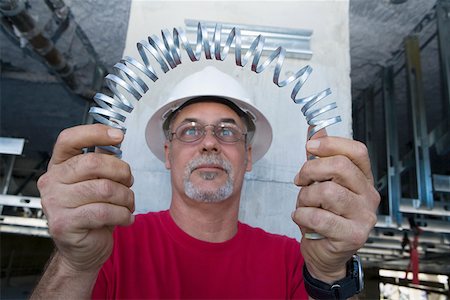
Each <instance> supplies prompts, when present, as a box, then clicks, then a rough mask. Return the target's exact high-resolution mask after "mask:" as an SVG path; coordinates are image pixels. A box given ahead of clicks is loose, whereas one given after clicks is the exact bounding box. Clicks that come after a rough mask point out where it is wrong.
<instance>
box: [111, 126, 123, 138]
mask: <svg viewBox="0 0 450 300" xmlns="http://www.w3.org/2000/svg"><path fill="white" fill-rule="evenodd" d="M108 135H109V136H110V137H111V138H113V139H115V140H118V139H121V138H122V137H123V132H122V130H120V129H116V128H110V129H108Z"/></svg>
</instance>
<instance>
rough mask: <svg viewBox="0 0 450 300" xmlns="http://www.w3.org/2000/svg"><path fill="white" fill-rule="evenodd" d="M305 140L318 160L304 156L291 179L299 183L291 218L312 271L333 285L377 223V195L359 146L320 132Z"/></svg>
mask: <svg viewBox="0 0 450 300" xmlns="http://www.w3.org/2000/svg"><path fill="white" fill-rule="evenodd" d="M320 135H322V136H321V137H318V138H316V137H315V138H314V139H311V140H310V141H308V143H307V151H308V152H309V153H310V154H312V155H315V156H317V157H319V158H317V159H313V160H308V161H307V162H306V163H305V164H304V165H303V167H302V168H301V170H300V172H299V173H298V174H297V176H296V177H295V179H294V183H295V184H296V185H298V186H300V187H301V190H300V192H299V195H298V198H297V208H296V210H295V212H294V213H293V214H292V219H293V220H294V222H295V223H297V225H298V226H299V227H300V229H301V230H302V232H303V233H305V232H306V231H307V232H312V231H313V232H316V233H319V234H321V235H323V236H324V237H325V238H324V239H321V240H309V239H305V238H304V239H302V242H301V249H302V254H303V257H304V259H305V263H306V267H307V268H308V271H309V272H310V273H311V275H312V276H313V277H315V278H317V279H319V280H322V281H324V282H328V283H332V282H334V281H336V280H339V279H342V278H344V277H345V276H346V263H347V261H348V260H349V259H350V258H351V256H352V255H353V254H355V253H356V251H357V250H358V249H359V248H361V247H362V246H363V245H364V243H365V242H366V240H367V238H368V236H369V233H370V231H371V230H372V228H373V227H374V226H375V223H376V221H377V216H376V210H377V207H378V204H379V202H380V195H379V194H378V192H377V191H376V189H375V188H374V185H373V184H374V181H373V176H372V171H371V167H370V160H369V156H368V152H367V148H366V146H365V145H364V144H362V143H360V142H357V141H353V140H350V139H346V138H341V137H329V136H323V135H325V134H324V133H322V134H320V133H319V134H316V136H320Z"/></svg>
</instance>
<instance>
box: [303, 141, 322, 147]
mask: <svg viewBox="0 0 450 300" xmlns="http://www.w3.org/2000/svg"><path fill="white" fill-rule="evenodd" d="M319 146H320V141H319V140H309V141H308V142H307V143H306V148H308V149H317V148H319Z"/></svg>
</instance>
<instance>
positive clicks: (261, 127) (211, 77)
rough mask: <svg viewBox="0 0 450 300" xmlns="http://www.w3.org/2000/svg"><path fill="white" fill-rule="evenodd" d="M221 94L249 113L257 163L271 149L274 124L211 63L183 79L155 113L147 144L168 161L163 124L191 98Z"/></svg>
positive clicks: (152, 117)
mask: <svg viewBox="0 0 450 300" xmlns="http://www.w3.org/2000/svg"><path fill="white" fill-rule="evenodd" d="M205 96H210V97H217V98H221V99H225V100H228V101H230V102H232V103H234V104H235V105H236V106H238V108H239V109H240V110H242V112H244V113H245V114H247V115H248V116H249V117H250V119H251V120H252V121H253V123H254V125H255V132H254V135H253V139H252V142H251V144H252V160H253V162H256V161H257V160H259V159H260V158H261V157H263V156H264V154H265V153H266V152H267V150H269V147H270V144H271V143H272V127H271V126H270V123H269V121H268V120H267V118H266V117H265V116H264V115H263V114H262V113H261V112H260V111H259V110H258V109H257V108H256V107H255V106H254V104H253V101H252V100H251V98H250V97H249V95H248V93H247V92H246V91H245V90H244V88H243V87H242V86H241V85H240V84H239V83H238V82H237V81H236V80H235V79H234V78H233V77H231V76H230V75H228V74H225V73H223V72H221V71H219V70H217V69H216V68H214V67H211V66H208V67H206V68H204V69H203V70H202V71H200V72H197V73H194V74H192V75H190V76H188V77H186V78H185V79H183V80H182V81H180V82H179V83H178V84H177V85H176V86H175V87H174V88H173V90H172V92H171V94H170V96H169V97H168V99H167V101H166V102H165V103H164V104H163V105H162V106H161V107H160V108H158V109H157V110H156V111H155V113H154V114H153V115H152V116H151V118H150V120H149V121H148V123H147V127H146V129H145V138H146V140H147V145H148V147H149V148H150V150H151V151H152V152H153V154H155V156H156V157H157V158H158V159H159V160H161V161H162V162H164V161H165V156H164V143H165V141H166V136H165V133H164V130H163V124H164V122H165V121H166V119H167V118H168V117H169V116H170V115H171V113H173V112H175V111H176V110H177V109H178V108H180V106H182V105H183V104H184V103H186V102H187V101H189V100H191V99H194V98H199V97H205Z"/></svg>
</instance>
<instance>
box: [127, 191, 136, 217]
mask: <svg viewBox="0 0 450 300" xmlns="http://www.w3.org/2000/svg"><path fill="white" fill-rule="evenodd" d="M127 190H128V197H127V199H128V201H129V203H128V207H129V208H130V210H131V211H132V212H133V211H134V208H135V207H134V192H133V191H132V190H131V189H127Z"/></svg>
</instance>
